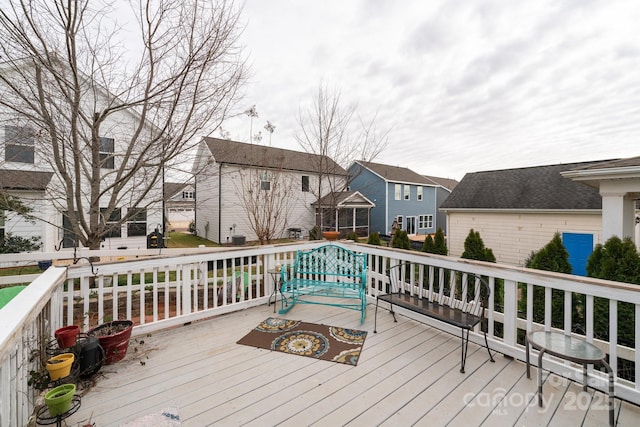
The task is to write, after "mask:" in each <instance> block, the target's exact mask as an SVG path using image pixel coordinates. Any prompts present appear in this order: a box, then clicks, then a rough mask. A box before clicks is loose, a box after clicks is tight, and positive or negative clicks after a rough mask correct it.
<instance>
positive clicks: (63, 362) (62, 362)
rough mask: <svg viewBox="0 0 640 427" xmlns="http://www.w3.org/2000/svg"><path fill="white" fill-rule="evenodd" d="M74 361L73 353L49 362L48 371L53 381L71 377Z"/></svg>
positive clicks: (61, 355)
mask: <svg viewBox="0 0 640 427" xmlns="http://www.w3.org/2000/svg"><path fill="white" fill-rule="evenodd" d="M74 359H75V355H74V354H73V353H62V354H59V355H57V356H53V357H52V358H50V359H49V360H47V371H48V372H49V377H51V381H56V380H59V379H60V378H64V377H67V376H69V374H70V373H71V365H73V360H74Z"/></svg>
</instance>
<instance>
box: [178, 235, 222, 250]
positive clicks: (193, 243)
mask: <svg viewBox="0 0 640 427" xmlns="http://www.w3.org/2000/svg"><path fill="white" fill-rule="evenodd" d="M199 245H205V246H214V247H215V246H220V245H219V244H217V243H214V242H212V241H211V240H207V239H203V238H202V237H198V236H194V235H193V234H189V233H176V232H173V233H169V240H168V241H167V248H197V247H198V246H199Z"/></svg>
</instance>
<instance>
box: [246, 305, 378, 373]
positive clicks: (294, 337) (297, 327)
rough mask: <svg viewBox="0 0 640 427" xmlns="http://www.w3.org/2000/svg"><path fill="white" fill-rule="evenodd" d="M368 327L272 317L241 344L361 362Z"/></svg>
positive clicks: (331, 359) (347, 361)
mask: <svg viewBox="0 0 640 427" xmlns="http://www.w3.org/2000/svg"><path fill="white" fill-rule="evenodd" d="M366 337H367V331H359V330H357V329H345V328H338V327H335V326H327V325H318V324H316V323H306V322H301V321H298V320H289V319H279V318H277V317H269V318H267V319H266V320H264V321H263V322H262V323H260V324H259V325H258V326H257V327H256V328H255V329H254V330H252V331H251V332H249V333H248V334H247V335H245V336H244V337H242V338H241V339H240V341H238V344H243V345H249V346H252V347H258V348H265V349H269V350H274V351H281V352H283V353H289V354H297V355H300V356H308V357H315V358H316V359H321V360H329V361H332V362H338V363H345V364H347V365H354V366H355V365H357V364H358V358H359V357H360V351H361V350H362V345H363V344H364V340H365V338H366Z"/></svg>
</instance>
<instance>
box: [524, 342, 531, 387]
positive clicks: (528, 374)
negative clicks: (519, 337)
mask: <svg viewBox="0 0 640 427" xmlns="http://www.w3.org/2000/svg"><path fill="white" fill-rule="evenodd" d="M525 343H526V349H527V350H526V355H527V379H529V380H530V379H531V365H530V363H529V338H525Z"/></svg>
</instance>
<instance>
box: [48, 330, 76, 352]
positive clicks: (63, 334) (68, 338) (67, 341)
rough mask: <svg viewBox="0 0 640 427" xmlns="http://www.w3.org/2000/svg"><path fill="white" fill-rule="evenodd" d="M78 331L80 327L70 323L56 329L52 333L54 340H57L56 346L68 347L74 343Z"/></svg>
mask: <svg viewBox="0 0 640 427" xmlns="http://www.w3.org/2000/svg"><path fill="white" fill-rule="evenodd" d="M79 332H80V327H78V326H76V325H71V326H65V327H64V328H60V329H56V331H55V333H54V334H53V335H54V336H55V337H56V341H58V346H59V347H60V348H69V347H73V346H74V345H75V343H76V338H78V333H79Z"/></svg>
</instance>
